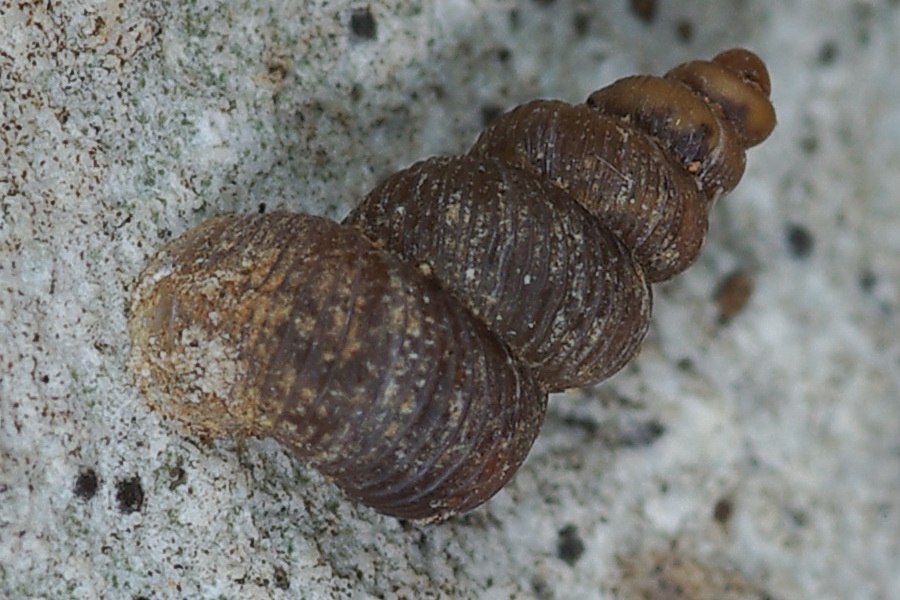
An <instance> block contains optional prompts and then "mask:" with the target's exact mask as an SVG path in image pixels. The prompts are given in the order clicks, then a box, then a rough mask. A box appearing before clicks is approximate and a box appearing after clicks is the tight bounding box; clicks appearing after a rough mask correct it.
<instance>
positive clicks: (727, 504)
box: [713, 498, 734, 525]
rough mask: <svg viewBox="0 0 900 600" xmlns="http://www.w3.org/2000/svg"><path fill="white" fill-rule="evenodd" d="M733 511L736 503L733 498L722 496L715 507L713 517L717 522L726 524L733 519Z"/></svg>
mask: <svg viewBox="0 0 900 600" xmlns="http://www.w3.org/2000/svg"><path fill="white" fill-rule="evenodd" d="M733 512H734V504H733V503H732V501H731V498H720V499H719V501H718V502H716V505H715V506H714V507H713V519H715V520H716V522H717V523H720V524H722V525H725V524H727V523H728V521H729V520H730V519H731V514H732V513H733Z"/></svg>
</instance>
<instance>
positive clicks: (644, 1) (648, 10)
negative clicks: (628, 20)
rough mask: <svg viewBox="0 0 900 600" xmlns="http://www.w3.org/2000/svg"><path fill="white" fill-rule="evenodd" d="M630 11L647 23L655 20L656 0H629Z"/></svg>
mask: <svg viewBox="0 0 900 600" xmlns="http://www.w3.org/2000/svg"><path fill="white" fill-rule="evenodd" d="M631 12H632V13H634V16H636V17H637V18H638V19H640V20H641V21H643V22H644V23H647V24H648V25H649V24H650V23H653V21H655V20H656V0H631Z"/></svg>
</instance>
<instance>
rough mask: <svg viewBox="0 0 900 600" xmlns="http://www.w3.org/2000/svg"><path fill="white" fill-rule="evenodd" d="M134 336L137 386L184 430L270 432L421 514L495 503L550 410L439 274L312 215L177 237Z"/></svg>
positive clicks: (396, 505)
mask: <svg viewBox="0 0 900 600" xmlns="http://www.w3.org/2000/svg"><path fill="white" fill-rule="evenodd" d="M131 339H132V344H133V345H134V347H135V348H136V349H138V357H137V360H138V365H139V366H138V368H137V376H138V382H139V385H140V387H141V388H142V390H143V392H144V394H145V395H146V396H147V398H148V401H149V402H150V404H151V406H152V407H153V408H155V409H156V410H158V411H160V412H162V413H163V414H164V415H166V416H168V417H170V418H172V419H174V421H175V422H176V423H178V424H180V426H181V428H182V429H183V431H184V432H186V433H190V434H193V435H201V436H209V437H226V436H235V435H257V436H268V437H274V438H275V439H277V440H279V441H280V442H282V443H283V444H284V445H286V446H287V447H289V448H291V449H292V450H293V451H294V452H295V453H296V454H297V455H298V456H300V457H302V458H304V459H306V460H307V461H309V463H310V464H312V465H314V466H316V467H317V468H318V469H319V470H320V471H321V472H322V473H323V474H325V475H326V476H328V477H329V478H331V479H333V480H334V481H335V482H336V483H337V484H338V485H339V486H340V487H341V488H342V489H343V490H344V491H345V492H346V493H347V494H348V495H349V496H351V497H353V498H355V499H357V500H359V501H361V502H363V503H365V504H368V505H369V506H372V507H374V508H375V509H377V510H379V511H381V512H384V513H387V514H390V515H394V516H397V517H402V518H408V519H422V520H427V519H432V520H434V519H437V520H439V519H441V518H444V517H445V516H448V515H452V514H455V513H458V512H463V511H466V510H469V509H471V508H474V507H475V506H477V505H478V504H480V503H481V502H483V501H484V500H486V499H488V498H489V497H491V496H492V495H493V494H494V493H495V492H496V491H497V490H499V489H500V488H501V487H502V486H503V484H504V483H506V481H507V480H508V479H509V478H510V477H511V476H512V474H513V473H514V472H515V470H516V469H517V468H518V466H519V465H520V464H521V462H522V461H523V460H524V458H525V455H526V454H527V452H528V449H529V448H530V447H531V444H532V442H533V441H534V437H535V436H536V435H537V432H538V430H539V429H540V425H541V421H542V419H543V415H544V409H545V406H546V394H544V393H543V392H542V391H541V390H540V388H539V387H538V385H537V384H536V383H535V381H534V379H533V377H532V376H531V375H530V373H529V372H528V370H527V369H525V368H523V367H522V366H521V365H520V364H519V363H518V361H517V360H516V359H515V358H514V357H513V356H512V355H511V354H510V353H509V351H508V350H507V349H506V347H505V346H504V345H503V344H502V343H500V342H499V340H498V339H497V338H496V336H495V335H494V334H492V333H491V332H490V331H488V330H487V328H486V327H485V326H484V325H483V324H482V323H481V322H479V321H478V320H477V319H475V318H474V317H473V316H472V315H471V314H470V313H469V312H468V311H467V310H466V309H465V308H464V307H462V306H461V305H460V304H459V303H458V302H456V301H454V300H453V298H452V297H451V296H450V295H449V294H447V293H446V292H445V291H443V290H442V289H441V288H439V287H438V286H437V285H436V284H435V283H434V281H433V280H431V279H428V278H426V277H425V276H423V275H422V274H421V273H420V272H419V271H418V270H417V269H415V268H414V267H412V266H409V265H406V264H403V263H401V262H399V261H398V260H396V259H395V258H394V257H392V256H390V255H389V254H387V253H386V252H384V251H382V250H379V249H377V248H375V247H374V246H373V245H372V244H371V242H369V241H368V240H366V239H365V238H364V237H363V236H361V235H359V234H358V233H357V232H356V231H354V230H353V229H350V228H348V227H342V226H340V225H338V224H336V223H334V222H332V221H328V220H326V219H322V218H319V217H313V216H309V215H303V214H287V213H273V214H269V215H265V216H244V217H241V216H235V215H231V216H225V217H218V218H214V219H211V220H209V221H207V222H205V223H203V224H202V225H200V226H199V227H197V228H195V229H192V230H190V231H189V232H188V233H186V234H185V235H183V236H181V237H179V238H178V239H177V240H175V242H173V243H171V244H169V245H168V246H167V247H166V248H165V249H164V250H163V252H162V253H161V254H160V255H159V256H157V257H156V258H155V259H154V260H153V262H152V263H151V264H150V265H149V267H148V268H147V270H146V271H145V273H144V276H143V278H142V282H141V285H140V287H139V288H138V289H137V291H136V295H135V302H134V306H133V308H132V314H131Z"/></svg>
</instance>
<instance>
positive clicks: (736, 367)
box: [0, 0, 900, 600]
mask: <svg viewBox="0 0 900 600" xmlns="http://www.w3.org/2000/svg"><path fill="white" fill-rule="evenodd" d="M630 4H631V5H639V4H643V5H644V7H642V8H632V7H631V6H630V5H629V3H628V2H625V1H624V0H622V1H621V2H616V3H600V2H596V3H591V2H587V1H584V0H581V1H578V0H557V1H556V2H537V1H534V0H518V1H512V0H510V1H503V2H499V1H488V0H454V1H447V2H441V3H432V2H424V1H406V2H402V1H400V0H393V1H386V2H380V3H370V4H368V5H367V4H365V3H360V2H346V1H335V2H328V1H317V2H293V3H283V2H274V1H266V0H262V1H259V2H254V3H237V2H227V1H220V2H210V1H203V0H200V1H194V2H158V1H156V2H154V1H143V2H127V3H90V2H84V1H82V0H72V1H71V2H66V3H61V2H48V3H40V4H32V3H29V4H26V3H13V2H10V1H9V0H0V32H2V35H0V107H2V118H0V597H2V598H14V599H19V598H54V599H55V598H77V599H88V598H113V599H118V598H123V599H137V598H148V599H153V600H157V599H163V598H265V599H269V598H273V599H280V598H368V597H374V598H394V597H400V598H475V597H477V598H498V599H499V598H635V597H640V595H641V594H647V593H662V592H661V591H660V590H663V589H669V590H671V589H674V587H676V586H677V587H678V588H680V589H681V590H682V591H683V594H682V596H678V595H672V596H671V597H673V598H676V597H693V598H764V597H770V598H819V599H831V598H834V599H839V598H840V599H843V598H861V599H873V600H875V599H882V600H887V599H892V598H898V597H900V575H898V574H897V570H896V560H897V558H896V557H897V556H900V374H898V373H900V342H898V335H897V331H898V324H897V311H898V308H900V201H898V198H897V190H900V168H898V165H900V142H898V140H900V101H898V98H900V80H898V79H897V78H896V76H895V74H894V73H893V70H892V69H895V67H896V63H897V60H898V58H900V38H898V37H897V35H896V32H897V31H898V30H900V7H898V6H897V3H896V2H893V1H889V0H880V1H876V0H872V1H868V2H856V3H848V2H843V1H840V0H823V1H822V2H817V3H799V2H776V1H775V0H766V1H764V2H755V3H747V2H740V1H737V0H734V1H727V2H712V1H711V0H691V1H688V2H679V3H668V4H663V3H660V5H659V7H658V9H657V10H656V11H655V12H654V11H653V10H648V9H647V6H650V5H652V4H653V3H652V2H651V3H639V2H632V3H630ZM435 5H437V6H435ZM733 45H747V46H748V47H751V48H753V49H754V50H756V51H758V52H759V53H760V54H761V55H762V56H763V57H764V58H765V59H766V60H767V61H769V63H770V66H771V70H772V79H773V88H774V92H773V97H774V100H775V103H776V106H777V108H778V111H779V120H780V124H779V127H778V129H776V132H775V134H774V135H773V137H772V138H771V139H770V140H769V141H767V142H766V143H765V144H764V145H763V146H761V147H760V148H758V149H755V150H753V151H751V153H750V161H749V170H748V174H747V176H746V177H745V180H744V181H743V182H742V184H741V186H739V188H738V190H737V191H736V192H735V193H734V194H732V195H731V196H730V197H729V198H728V199H727V200H726V201H725V202H723V203H722V204H721V206H719V207H718V208H717V210H716V213H715V215H714V218H713V224H712V233H711V236H710V239H709V240H708V242H707V247H706V249H705V251H704V254H703V256H702V257H701V259H700V261H699V263H698V264H697V265H695V266H694V267H693V268H692V269H691V270H690V271H688V273H687V274H685V275H684V276H682V277H681V278H679V279H678V280H676V281H675V282H673V283H671V284H668V285H666V286H663V287H661V288H658V289H657V294H656V296H657V301H656V313H655V315H654V321H653V325H652V330H651V334H650V337H649V338H648V340H647V342H646V344H645V346H644V351H643V353H642V355H641V356H640V357H639V358H638V359H637V360H636V361H635V362H634V363H633V364H632V366H631V367H629V368H628V369H627V370H626V371H625V372H623V373H621V374H619V375H617V376H616V377H614V378H613V379H612V380H610V381H608V382H607V383H605V384H603V385H601V386H598V387H597V388H596V389H592V390H583V391H580V392H576V393H573V394H570V395H568V396H562V395H561V396H559V397H555V398H553V399H552V403H551V409H550V414H549V417H548V421H547V424H546V426H545V428H544V431H543V433H542V435H541V436H540V438H539V440H538V443H537V445H536V446H535V448H534V450H533V452H532V454H531V456H530V458H529V460H528V462H527V463H526V464H525V466H524V468H523V470H522V471H521V472H520V473H519V474H518V475H517V476H516V478H515V479H514V480H513V482H512V483H511V485H509V486H508V487H507V488H506V489H505V490H504V491H502V492H501V493H500V494H499V495H498V496H496V497H495V498H494V499H493V500H492V501H491V502H489V503H488V504H487V505H486V506H485V507H484V508H482V509H480V510H478V511H476V512H474V513H472V514H470V515H468V516H465V517H462V518H458V519H456V520H454V521H451V522H450V523H448V524H445V525H441V526H438V527H432V528H426V529H417V528H413V527H409V526H407V525H405V524H403V523H400V522H398V521H395V520H392V519H389V518H383V517H380V516H377V515H375V514H374V513H372V512H371V511H369V510H367V509H365V508H361V507H358V506H355V505H352V504H350V503H349V502H347V501H345V499H344V498H343V497H342V496H341V495H340V493H339V492H338V491H336V490H335V488H334V487H332V486H331V485H329V484H328V483H327V482H325V481H324V480H323V479H322V478H321V477H319V476H318V475H317V474H315V473H314V472H313V471H311V470H309V469H307V468H305V467H304V466H303V465H302V464H298V463H296V462H295V461H293V460H292V459H291V458H290V457H289V456H288V455H286V454H285V453H284V452H283V450H282V449H281V448H279V447H278V446H277V445H276V444H274V443H273V442H271V441H265V440H263V441H249V442H246V443H241V444H237V443H227V442H216V443H212V444H205V443H202V442H200V441H198V440H191V439H183V438H181V437H179V436H178V435H177V434H175V433H173V432H172V431H171V430H170V429H169V428H168V427H167V426H166V425H165V423H163V422H161V421H160V419H159V417H158V416H157V415H155V414H154V413H151V412H150V411H149V410H148V409H147V407H146V405H145V404H144V402H143V401H142V399H141V397H140V396H139V394H138V393H137V391H136V390H135V389H134V387H133V386H132V384H131V380H130V377H129V375H128V372H127V370H126V368H125V357H126V355H127V338H126V335H125V331H126V328H125V323H126V310H127V301H128V297H129V292H130V289H131V286H132V285H133V282H134V278H135V277H136V275H137V274H138V273H139V271H140V269H141V268H142V267H143V265H144V264H145V262H146V259H147V257H148V256H149V255H150V254H151V253H152V252H153V251H154V250H155V249H156V248H157V247H159V246H160V245H161V244H162V243H163V241H164V240H166V239H169V238H170V237H171V236H173V235H175V234H177V233H180V232H181V231H184V230H185V229H187V228H189V227H191V226H193V225H195V224H197V223H199V222H200V221H201V220H202V219H203V218H205V217H207V216H211V215H214V214H220V213H224V212H229V211H241V212H253V211H260V210H273V209H276V208H288V209H291V210H298V211H307V212H314V213H317V214H325V215H328V216H332V217H338V216H341V215H342V214H343V213H344V212H345V211H346V210H347V209H348V208H349V206H350V205H351V204H352V203H353V202H354V200H355V199H356V198H358V197H359V196H360V195H362V194H363V193H364V192H365V191H366V190H368V189H369V188H370V187H372V186H373V185H374V183H375V182H376V181H378V179H379V178H381V177H382V176H384V175H385V174H387V173H389V172H391V171H393V170H394V169H396V168H398V167H401V166H403V165H406V164H408V163H410V162H412V161H413V160H415V159H418V158H422V157H425V156H428V155H431V154H437V153H455V152H459V151H461V150H462V149H464V148H465V147H466V146H467V145H468V144H469V143H470V142H471V141H472V139H473V138H474V136H475V134H476V132H477V131H478V130H479V129H480V127H481V126H482V124H483V121H484V120H485V119H486V118H488V117H489V116H490V115H491V114H494V113H496V112H497V111H498V110H500V109H502V108H503V107H507V106H510V105H512V104H515V103H517V102H520V101H522V100H525V99H529V98H532V97H538V96H551V97H562V98H565V99H567V100H573V101H576V100H581V99H583V98H584V97H586V96H587V94H588V93H589V92H590V91H591V90H593V89H595V88H597V87H599V86H601V85H603V84H604V83H607V82H609V81H611V80H612V79H614V78H615V77H618V76H621V75H624V74H628V73H632V72H636V71H652V72H662V71H664V70H665V69H666V68H668V67H670V66H672V65H673V64H675V63H677V62H679V61H680V60H684V59H688V58H693V57H707V56H711V55H712V54H714V53H715V52H717V51H718V50H721V49H722V48H725V47H729V46H733ZM735 272H741V273H743V274H745V275H746V276H747V277H748V278H749V281H750V282H751V284H752V290H753V291H752V294H751V295H750V298H749V302H748V303H747V304H746V306H744V307H743V309H742V310H738V311H737V313H736V314H734V315H733V316H731V317H730V318H728V319H722V318H720V311H722V310H731V309H729V308H728V307H727V306H726V307H724V308H723V307H722V306H720V304H719V302H718V301H717V300H716V290H717V289H718V288H719V286H720V283H721V282H723V281H725V280H726V279H727V278H728V277H729V276H730V275H731V274H732V273H735ZM726 590H727V591H726ZM688 594H693V595H690V596H687V595H688Z"/></svg>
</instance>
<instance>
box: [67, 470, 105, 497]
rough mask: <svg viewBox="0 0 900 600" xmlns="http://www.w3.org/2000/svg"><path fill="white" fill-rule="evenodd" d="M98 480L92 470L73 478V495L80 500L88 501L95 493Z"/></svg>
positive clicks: (98, 483)
mask: <svg viewBox="0 0 900 600" xmlns="http://www.w3.org/2000/svg"><path fill="white" fill-rule="evenodd" d="M99 485H100V480H99V479H98V478H97V473H95V472H94V470H93V469H85V470H84V471H82V472H80V473H79V474H78V477H76V478H75V486H74V489H73V491H74V493H75V495H76V496H78V497H79V498H81V499H82V500H90V499H91V498H93V497H94V494H96V493H97V488H98V487H99Z"/></svg>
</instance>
